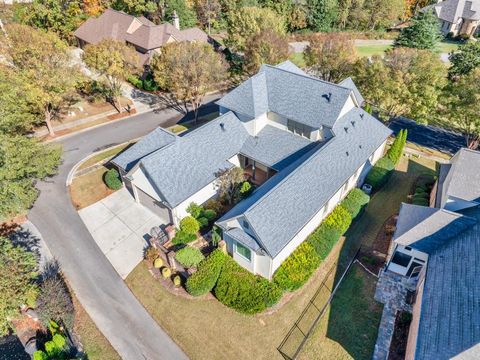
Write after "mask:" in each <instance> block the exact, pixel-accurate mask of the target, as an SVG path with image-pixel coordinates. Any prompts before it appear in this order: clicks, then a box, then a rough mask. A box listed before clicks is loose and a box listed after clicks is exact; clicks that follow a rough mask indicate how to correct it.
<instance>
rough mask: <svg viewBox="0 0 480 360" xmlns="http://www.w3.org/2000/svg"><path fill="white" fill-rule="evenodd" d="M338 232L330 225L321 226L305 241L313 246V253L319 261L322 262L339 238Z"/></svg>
mask: <svg viewBox="0 0 480 360" xmlns="http://www.w3.org/2000/svg"><path fill="white" fill-rule="evenodd" d="M340 236H341V234H340V231H339V230H338V229H337V228H335V227H333V226H330V225H326V224H321V225H320V226H319V227H318V228H317V229H316V230H315V231H314V232H313V233H312V234H310V236H309V237H308V238H307V241H308V242H309V243H310V244H311V245H312V246H313V248H314V249H315V252H316V253H317V255H318V256H319V257H320V260H324V259H325V258H326V257H327V256H328V254H330V251H331V250H332V248H333V246H334V245H335V244H336V243H337V241H338V239H339V238H340Z"/></svg>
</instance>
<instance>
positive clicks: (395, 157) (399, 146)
mask: <svg viewBox="0 0 480 360" xmlns="http://www.w3.org/2000/svg"><path fill="white" fill-rule="evenodd" d="M406 142H407V130H406V129H402V130H400V131H399V132H398V134H397V136H396V137H395V140H394V141H393V144H392V146H391V147H390V149H388V151H387V155H386V157H388V158H389V159H390V160H391V161H392V162H393V164H395V165H396V164H398V162H399V161H400V159H401V158H402V155H403V149H404V147H405V144H406Z"/></svg>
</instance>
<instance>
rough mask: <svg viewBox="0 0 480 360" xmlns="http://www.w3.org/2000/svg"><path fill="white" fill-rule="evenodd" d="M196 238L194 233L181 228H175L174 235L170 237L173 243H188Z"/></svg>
mask: <svg viewBox="0 0 480 360" xmlns="http://www.w3.org/2000/svg"><path fill="white" fill-rule="evenodd" d="M196 239H197V235H196V234H189V233H186V232H185V231H183V230H177V232H176V233H175V237H174V238H173V239H172V243H173V244H174V245H181V244H188V243H189V242H192V241H195V240H196Z"/></svg>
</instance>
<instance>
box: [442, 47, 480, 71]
mask: <svg viewBox="0 0 480 360" xmlns="http://www.w3.org/2000/svg"><path fill="white" fill-rule="evenodd" d="M448 59H449V60H450V62H451V63H452V66H451V67H450V69H448V75H449V76H450V78H453V77H456V76H460V75H466V74H469V73H470V72H471V71H472V70H474V69H476V68H479V67H480V41H475V42H474V41H470V42H467V43H466V44H463V45H461V46H460V47H459V48H458V51H456V52H454V53H451V54H450V56H449V58H448Z"/></svg>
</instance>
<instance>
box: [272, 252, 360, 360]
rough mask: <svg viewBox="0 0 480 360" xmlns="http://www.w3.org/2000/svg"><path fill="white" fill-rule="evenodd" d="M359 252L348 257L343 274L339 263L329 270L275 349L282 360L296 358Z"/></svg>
mask: <svg viewBox="0 0 480 360" xmlns="http://www.w3.org/2000/svg"><path fill="white" fill-rule="evenodd" d="M360 250H361V248H359V249H357V251H356V252H355V255H354V256H353V257H348V258H349V259H350V261H348V263H347V264H346V267H345V270H344V271H343V273H340V272H341V270H342V268H343V267H344V266H345V265H344V266H342V264H341V263H335V264H333V266H332V267H331V268H330V270H329V271H328V273H327V275H326V276H325V278H324V280H323V281H322V283H321V284H320V286H319V287H318V289H317V291H316V292H315V294H314V295H313V296H312V298H311V299H310V301H309V302H308V304H307V306H306V307H305V309H304V310H303V311H302V313H301V314H300V316H299V318H298V319H297V321H295V323H294V324H293V326H292V327H291V328H290V330H289V332H288V333H287V335H286V336H285V338H284V339H283V341H282V343H281V344H280V346H279V347H278V348H277V350H278V351H279V352H280V354H281V355H282V356H283V358H284V359H287V360H294V359H296V358H297V356H298V354H299V353H300V351H301V350H302V348H303V346H304V345H305V342H306V341H307V339H308V338H309V336H310V335H311V333H312V332H313V330H314V329H315V327H316V325H317V324H318V322H319V321H320V319H321V318H322V316H323V315H324V313H325V311H326V310H327V307H328V305H329V304H330V302H331V301H332V299H333V296H334V295H335V292H336V290H337V289H338V287H339V286H340V284H341V283H342V280H343V279H344V277H345V275H346V274H347V273H348V271H349V270H350V267H351V266H352V264H353V262H354V261H355V259H356V258H357V255H358V254H359V253H360ZM340 274H341V275H340Z"/></svg>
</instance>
